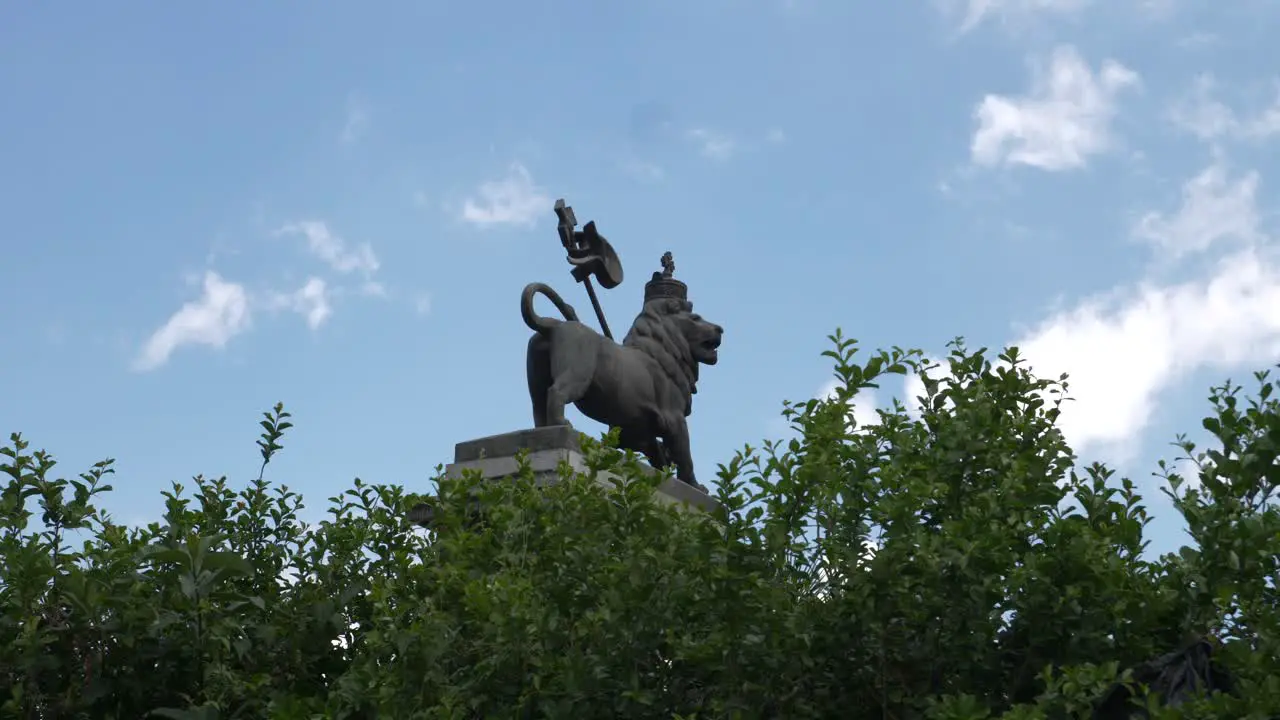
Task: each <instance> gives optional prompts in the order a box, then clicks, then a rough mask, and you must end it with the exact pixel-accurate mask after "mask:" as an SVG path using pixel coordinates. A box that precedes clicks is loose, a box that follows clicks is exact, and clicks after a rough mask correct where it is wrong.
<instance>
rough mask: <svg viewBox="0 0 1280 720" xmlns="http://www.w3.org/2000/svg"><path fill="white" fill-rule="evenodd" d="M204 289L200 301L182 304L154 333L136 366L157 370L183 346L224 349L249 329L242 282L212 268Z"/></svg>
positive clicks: (246, 299)
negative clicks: (226, 276) (237, 281)
mask: <svg viewBox="0 0 1280 720" xmlns="http://www.w3.org/2000/svg"><path fill="white" fill-rule="evenodd" d="M203 288H204V289H203V294H202V295H201V296H200V298H199V299H198V300H195V301H192V302H189V303H186V304H185V305H183V306H182V307H181V308H180V309H179V310H178V311H177V312H176V313H174V314H173V315H172V316H171V317H170V318H169V320H168V321H167V322H165V324H164V325H163V326H161V327H160V329H159V330H156V331H155V333H153V334H152V335H151V337H150V338H149V339H148V340H147V342H146V344H145V345H143V348H142V352H141V354H140V355H139V356H138V358H137V360H136V361H135V362H134V369H136V370H138V371H142V372H145V371H148V370H154V369H156V368H158V367H160V366H161V365H164V364H165V363H166V362H167V361H168V360H169V356H170V355H172V354H173V351H174V350H176V349H178V348H179V347H181V346H183V345H207V346H209V347H212V348H222V347H224V346H226V344H227V342H228V341H230V340H231V338H233V337H235V336H236V335H239V334H240V333H242V332H244V331H245V330H247V329H248V328H249V296H248V293H247V292H245V289H244V287H243V286H242V285H239V284H237V283H233V282H227V281H225V280H223V279H222V278H221V277H219V276H218V274H217V273H215V272H212V271H210V272H207V273H205V276H204V286H203Z"/></svg>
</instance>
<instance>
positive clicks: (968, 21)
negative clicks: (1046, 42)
mask: <svg viewBox="0 0 1280 720" xmlns="http://www.w3.org/2000/svg"><path fill="white" fill-rule="evenodd" d="M1089 2H1090V0H968V2H967V4H966V7H965V13H964V20H963V21H961V23H960V32H962V33H966V32H969V31H970V30H973V29H974V28H976V27H977V26H979V25H981V24H982V23H983V22H984V21H986V20H988V19H993V18H1000V19H1003V20H1015V19H1021V18H1025V17H1029V16H1032V15H1036V14H1042V13H1045V14H1057V15H1068V14H1071V13H1075V12H1078V11H1079V10H1081V9H1083V8H1084V7H1086V6H1087V5H1089Z"/></svg>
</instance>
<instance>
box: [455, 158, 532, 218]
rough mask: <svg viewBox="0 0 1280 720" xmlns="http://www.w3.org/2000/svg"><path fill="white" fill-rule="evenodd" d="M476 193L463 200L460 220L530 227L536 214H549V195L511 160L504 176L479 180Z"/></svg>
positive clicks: (520, 166) (524, 169) (527, 172)
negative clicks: (486, 180)
mask: <svg viewBox="0 0 1280 720" xmlns="http://www.w3.org/2000/svg"><path fill="white" fill-rule="evenodd" d="M476 194H477V195H478V196H479V197H470V198H467V199H466V201H465V202H464V203H463V205H462V219H463V220H466V221H467V222H469V223H472V224H473V225H478V226H480V227H492V226H495V225H515V226H523V227H533V225H534V223H535V222H537V220H538V218H539V217H541V216H543V215H549V214H550V213H551V196H550V195H548V194H547V193H546V191H544V190H543V189H542V188H540V187H538V186H537V185H535V184H534V182H533V178H532V177H530V175H529V171H528V170H527V169H526V168H525V166H524V165H521V164H520V163H512V164H511V167H510V168H509V169H508V171H507V175H506V177H504V178H502V179H500V180H491V181H489V182H485V183H482V184H481V185H480V187H479V188H478V189H477V191H476Z"/></svg>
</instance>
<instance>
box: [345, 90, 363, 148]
mask: <svg viewBox="0 0 1280 720" xmlns="http://www.w3.org/2000/svg"><path fill="white" fill-rule="evenodd" d="M368 127H369V108H368V106H367V105H365V103H364V102H363V101H361V100H360V98H357V97H354V96H352V97H349V98H347V115H346V122H345V123H344V124H343V126H342V142H344V143H347V144H350V143H353V142H355V141H357V140H359V139H360V138H361V137H363V136H364V133H365V130H367V129H368Z"/></svg>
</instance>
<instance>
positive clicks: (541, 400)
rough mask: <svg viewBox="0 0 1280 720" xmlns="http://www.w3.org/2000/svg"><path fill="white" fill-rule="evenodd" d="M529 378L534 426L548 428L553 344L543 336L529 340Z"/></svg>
mask: <svg viewBox="0 0 1280 720" xmlns="http://www.w3.org/2000/svg"><path fill="white" fill-rule="evenodd" d="M525 365H526V370H527V373H528V377H529V400H530V401H532V403H533V426H534V427H546V426H548V425H550V424H551V423H549V422H547V390H549V389H550V388H551V342H550V341H548V340H547V339H546V338H545V337H543V336H542V335H534V336H533V337H531V338H529V351H528V354H527V356H526V358H525Z"/></svg>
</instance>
